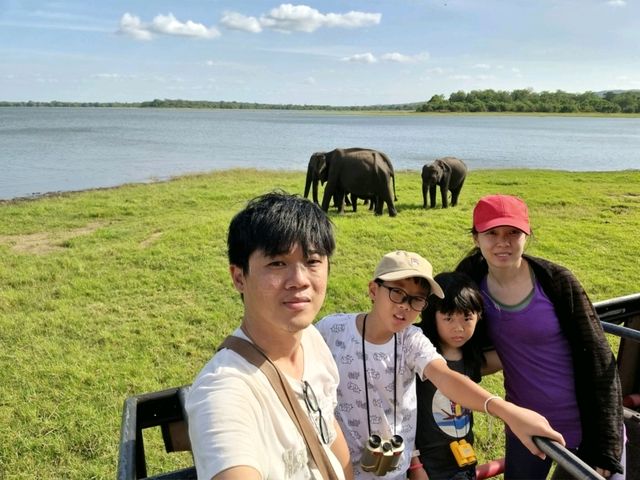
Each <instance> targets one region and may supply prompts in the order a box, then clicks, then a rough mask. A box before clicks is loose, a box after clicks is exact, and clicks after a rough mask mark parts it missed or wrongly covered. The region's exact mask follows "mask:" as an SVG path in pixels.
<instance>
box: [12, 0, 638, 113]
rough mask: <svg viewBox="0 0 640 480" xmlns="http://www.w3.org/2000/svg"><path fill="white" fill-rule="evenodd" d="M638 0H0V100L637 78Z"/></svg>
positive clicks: (400, 97)
mask: <svg viewBox="0 0 640 480" xmlns="http://www.w3.org/2000/svg"><path fill="white" fill-rule="evenodd" d="M639 3H640V0H444V1H442V0H440V1H431V0H424V1H419V0H389V1H386V0H366V1H365V0H355V1H353V0H342V1H325V0H322V1H319V0H301V2H300V3H279V2H278V0H252V1H245V0H0V101H28V100H33V101H53V100H57V101H74V102H139V101H146V100H153V99H156V98H159V99H186V100H209V101H219V100H224V101H238V102H258V103H277V104H307V105H335V106H340V105H385V104H394V103H408V102H423V101H427V100H429V99H430V98H431V97H432V96H433V95H444V96H445V97H447V98H448V96H449V95H450V94H451V93H453V92H456V91H460V90H462V91H465V92H469V91H471V90H484V89H494V90H507V91H511V90H515V89H523V88H528V89H532V90H533V91H536V92H541V91H556V90H563V91H566V92H571V93H580V92H585V91H602V90H617V89H640V7H639Z"/></svg>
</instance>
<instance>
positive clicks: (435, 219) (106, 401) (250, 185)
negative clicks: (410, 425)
mask: <svg viewBox="0 0 640 480" xmlns="http://www.w3.org/2000/svg"><path fill="white" fill-rule="evenodd" d="M303 186H304V173H303V172H259V171H255V170H232V171H224V172H219V173H212V174H207V175H198V176H190V177H182V178H179V179H176V180H173V181H170V182H164V183H152V184H146V185H127V186H123V187H120V188H116V189H105V190H93V191H87V192H79V193H71V194H65V195H59V196H50V197H44V198H40V199H36V200H28V201H17V202H3V203H1V204H0V255H1V258H2V262H1V263H0V339H1V340H0V341H1V347H2V348H1V349H0V385H2V395H0V479H3V480H4V479H17V478H41V479H61V478H65V479H67V478H68V479H88V478H113V476H114V475H115V470H116V465H117V454H118V441H119V430H120V419H121V412H122V403H123V401H124V399H125V398H126V397H127V396H129V395H132V394H138V393H143V392H151V391H156V390H162V389H165V388H169V387H172V386H178V385H183V384H188V383H190V382H191V381H192V379H193V378H194V376H195V375H196V374H197V372H198V371H199V370H200V368H201V367H202V366H203V365H204V363H205V362H206V361H207V360H208V359H209V357H210V356H211V355H212V353H213V352H214V350H215V348H216V345H217V344H218V343H219V342H220V341H221V340H222V338H223V337H224V336H226V335H227V334H228V333H229V332H231V331H232V330H233V329H234V328H235V327H236V326H237V325H238V324H239V320H240V315H241V312H242V307H241V303H240V298H239V296H238V294H237V293H236V292H235V291H234V290H233V289H232V286H231V282H230V280H229V278H228V269H227V260H226V245H225V241H226V229H227V225H228V223H229V220H230V219H231V217H232V216H233V214H234V213H236V212H237V211H238V210H240V209H241V208H242V207H243V206H244V204H245V202H246V201H247V200H248V199H249V198H251V197H253V196H255V195H257V194H260V193H264V192H267V191H270V190H272V189H275V188H279V189H283V190H286V191H288V192H291V193H301V192H302V190H303ZM397 192H398V202H397V208H398V212H399V213H398V216H397V217H395V218H390V217H388V216H387V215H386V209H385V215H384V216H382V217H375V216H374V215H373V214H372V213H371V212H369V211H368V210H367V209H366V208H363V207H362V206H361V207H360V209H359V210H358V212H357V213H352V212H348V213H345V214H343V215H340V216H339V215H336V214H335V213H333V212H332V213H331V218H332V220H333V222H334V224H335V231H336V236H337V250H336V254H335V255H334V257H333V259H332V266H331V276H330V280H329V291H328V295H327V300H326V302H325V305H324V308H323V310H322V311H321V313H320V314H321V315H324V314H327V313H331V312H335V311H358V310H364V309H366V308H367V307H368V300H367V295H366V284H367V281H368V280H369V277H370V276H371V274H372V272H373V269H374V267H375V264H376V263H377V261H378V260H379V258H380V257H381V255H383V254H384V253H386V252H387V251H390V250H393V249H397V248H401V249H407V250H413V251H417V252H420V253H421V254H422V255H424V256H425V257H426V258H428V259H429V260H431V262H432V263H433V266H434V269H435V271H436V272H439V271H443V270H450V269H453V268H454V267H455V265H456V264H457V262H458V261H459V260H460V259H461V258H462V257H463V256H464V255H465V253H466V252H467V251H468V250H469V249H470V248H471V247H472V241H471V237H470V235H469V228H470V226H471V212H472V209H473V205H474V203H475V201H476V200H477V199H478V198H479V197H480V196H482V195H485V194H489V193H508V194H516V195H519V196H521V197H523V198H524V199H525V200H526V201H527V203H528V204H529V207H530V209H531V222H532V226H533V229H534V238H533V239H532V240H531V241H530V244H529V246H528V252H529V253H531V254H534V255H540V256H544V257H547V258H549V259H551V260H553V261H556V262H558V263H561V264H564V265H565V266H567V267H569V268H571V269H572V270H573V271H574V272H575V273H576V274H577V276H578V277H579V278H580V279H581V281H582V282H583V284H584V286H585V288H586V290H587V292H589V294H590V296H591V298H592V300H593V301H598V300H604V299H607V298H612V297H617V296H621V295H627V294H630V293H635V292H640V262H639V261H638V252H640V235H639V233H638V232H640V171H624V172H610V173H570V172H561V171H542V170H500V171H497V170H482V171H472V172H470V174H469V177H468V179H467V184H466V185H465V187H464V189H463V191H462V194H461V198H460V204H459V205H458V206H457V207H455V208H449V209H446V210H443V209H440V208H438V209H434V210H423V209H422V208H421V207H422V197H421V193H420V174H419V172H417V171H406V172H398V174H397ZM438 203H439V201H438ZM614 348H615V342H614ZM483 385H485V386H486V387H487V388H489V389H491V390H493V391H496V392H500V391H501V381H500V378H499V377H490V378H487V379H485V380H484V381H483ZM476 417H477V418H478V420H477V422H478V429H477V431H478V436H479V437H480V438H479V444H478V445H480V447H481V450H482V453H483V457H482V458H487V457H494V456H499V455H500V454H501V441H500V435H498V433H499V432H500V431H501V425H500V424H499V423H498V422H495V421H494V424H493V431H492V433H489V432H488V431H487V426H486V424H485V423H484V419H483V418H482V417H484V415H477V416H476ZM159 442H160V440H159V434H157V432H150V434H149V440H148V443H149V445H150V448H152V449H154V450H155V447H158V448H157V449H158V450H159ZM150 461H151V463H150V467H149V470H150V471H149V473H150V474H153V473H158V472H160V471H165V470H173V469H175V468H177V467H178V466H180V465H184V464H185V463H188V461H189V457H188V455H184V454H179V455H175V456H174V455H172V456H170V457H169V458H168V456H166V455H163V454H161V453H160V452H159V451H158V452H157V453H156V452H155V451H154V452H151V455H150Z"/></svg>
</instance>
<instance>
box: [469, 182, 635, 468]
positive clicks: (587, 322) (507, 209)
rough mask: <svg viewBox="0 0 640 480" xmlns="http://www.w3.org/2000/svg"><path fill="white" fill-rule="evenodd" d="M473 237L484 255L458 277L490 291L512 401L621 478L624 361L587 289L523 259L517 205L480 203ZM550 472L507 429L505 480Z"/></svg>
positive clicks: (524, 228)
mask: <svg viewBox="0 0 640 480" xmlns="http://www.w3.org/2000/svg"><path fill="white" fill-rule="evenodd" d="M472 234H473V240H474V243H475V246H476V248H475V249H474V250H473V251H472V252H471V253H470V254H469V255H468V256H467V257H466V258H465V259H464V260H462V262H460V264H459V265H458V267H457V270H458V271H462V272H465V273H467V274H469V275H470V276H471V277H472V278H473V279H474V280H475V281H476V282H477V283H478V285H479V286H480V289H481V291H482V294H483V297H484V301H485V312H484V316H485V319H486V325H487V330H488V336H489V342H490V348H493V349H495V351H496V352H497V354H498V357H499V359H500V362H501V364H502V368H503V372H504V385H505V391H506V395H507V400H510V401H512V402H513V403H515V404H517V405H520V406H521V407H526V408H529V409H531V410H534V411H537V412H538V413H540V414H541V415H543V416H544V417H546V418H547V419H548V420H549V422H550V423H551V425H552V426H553V427H554V428H555V429H556V430H558V431H559V432H561V433H562V435H563V436H564V438H565V441H566V442H567V448H570V449H573V451H574V452H575V453H576V454H577V455H578V456H579V457H580V458H582V459H583V460H584V461H585V462H586V463H588V464H589V465H591V466H592V467H593V468H595V469H596V471H598V472H599V473H600V474H602V475H603V476H605V477H609V476H611V475H612V474H614V473H622V472H623V470H624V467H623V464H622V463H623V462H624V460H623V452H624V445H623V437H624V433H623V412H622V397H621V388H620V381H619V378H618V373H617V368H616V361H615V358H614V356H613V352H612V351H611V348H610V346H609V344H608V342H607V340H606V338H605V336H604V333H603V330H602V326H601V325H600V322H599V320H598V316H597V315H596V313H595V310H594V308H593V305H592V304H591V301H590V300H589V298H588V297H587V294H586V293H585V291H584V289H583V287H582V286H581V285H580V283H579V282H578V280H577V279H576V277H575V276H574V275H573V273H571V272H570V271H569V270H568V269H566V268H565V267H562V266H560V265H557V264H555V263H552V262H550V261H548V260H545V259H542V258H537V257H532V256H530V255H527V254H525V253H524V249H525V245H526V242H527V239H528V237H529V235H531V227H530V225H529V214H528V209H527V205H526V204H525V203H524V202H523V201H522V200H521V199H520V198H518V197H513V196H509V195H489V196H486V197H484V198H481V199H480V201H478V203H477V204H476V206H475V208H474V211H473V229H472ZM621 461H622V463H621ZM550 468H551V460H550V459H549V458H547V459H546V460H540V459H539V458H538V457H535V456H533V455H531V454H530V453H529V451H528V450H527V449H526V448H524V447H523V446H522V444H521V443H520V441H519V440H518V439H517V438H516V437H515V436H514V435H513V434H512V433H511V432H510V431H509V430H508V429H507V432H506V462H505V475H504V477H505V479H507V480H510V479H524V478H526V479H544V478H546V477H547V474H548V472H549V469H550ZM563 474H564V475H565V476H566V472H564V473H563V472H560V468H558V469H556V475H557V477H560V476H562V475H563ZM616 478H624V477H622V476H617V475H616Z"/></svg>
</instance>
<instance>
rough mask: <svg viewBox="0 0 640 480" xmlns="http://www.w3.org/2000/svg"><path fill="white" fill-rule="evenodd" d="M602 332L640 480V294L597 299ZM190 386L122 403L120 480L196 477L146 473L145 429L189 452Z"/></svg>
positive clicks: (580, 474) (483, 473) (185, 471)
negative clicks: (612, 342) (611, 349)
mask: <svg viewBox="0 0 640 480" xmlns="http://www.w3.org/2000/svg"><path fill="white" fill-rule="evenodd" d="M594 305H595V308H596V311H597V313H598V316H599V317H600V320H601V321H602V327H603V329H604V331H605V332H607V333H609V334H611V335H616V336H618V337H620V347H619V349H618V355H617V362H618V370H619V372H620V381H621V383H622V393H623V396H624V404H625V412H624V413H625V426H626V431H627V438H628V443H627V458H626V478H627V480H640V413H638V411H637V410H638V408H639V407H640V293H636V294H633V295H627V296H624V297H618V298H614V299H611V300H605V301H602V302H598V303H595V304H594ZM188 388H189V387H188V386H183V387H177V388H170V389H167V390H163V391H159V392H153V393H145V394H141V395H135V396H132V397H129V398H127V399H126V400H125V402H124V408H123V413H122V426H121V431H120V452H119V459H118V474H117V475H118V476H117V478H118V480H134V479H141V478H149V479H153V480H174V479H185V480H190V479H196V478H197V477H196V471H195V468H194V467H193V466H188V467H186V468H180V469H177V470H174V471H171V472H166V473H159V474H155V475H153V476H150V477H149V476H147V467H148V466H147V456H146V453H145V443H144V431H145V430H148V429H152V428H159V429H160V432H161V433H162V442H163V443H164V450H165V451H166V452H167V453H170V452H180V451H190V450H191V444H190V442H189V435H188V427H187V418H186V415H185V413H184V397H185V394H186V392H187V391H188ZM534 441H535V442H536V445H537V446H538V448H540V449H541V450H542V451H543V452H545V453H546V454H547V455H548V456H549V457H550V458H552V459H553V460H554V462H556V464H558V465H559V466H562V467H563V468H564V469H565V470H566V471H567V472H569V473H570V474H571V475H573V476H574V478H578V479H593V480H601V479H602V478H603V477H601V476H600V475H598V474H597V473H596V472H595V471H594V470H593V469H591V468H590V467H589V466H588V465H586V464H585V463H584V462H583V461H582V460H580V459H579V458H578V457H576V456H575V455H573V454H572V453H571V452H570V451H569V450H567V449H566V448H564V447H562V446H561V445H560V444H559V443H557V442H553V441H551V440H549V439H546V438H541V437H535V438H534ZM476 472H477V478H478V480H482V479H484V478H489V477H493V476H496V475H499V474H501V473H503V472H504V459H498V460H493V461H491V462H488V463H486V464H483V465H479V466H478V467H477V469H476Z"/></svg>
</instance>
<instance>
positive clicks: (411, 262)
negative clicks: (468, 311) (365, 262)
mask: <svg viewBox="0 0 640 480" xmlns="http://www.w3.org/2000/svg"><path fill="white" fill-rule="evenodd" d="M373 275H374V278H379V279H380V280H390V281H392V280H404V279H405V278H411V277H421V278H424V279H425V280H426V281H427V282H429V285H430V286H431V293H433V294H434V295H436V296H438V297H440V298H444V292H443V291H442V288H440V285H438V282H436V281H435V280H434V279H433V267H432V266H431V264H430V263H429V262H428V261H427V260H426V259H424V258H423V257H421V256H420V255H418V254H417V253H413V252H405V251H404V250H396V251H395V252H390V253H387V254H386V255H385V256H384V257H382V260H380V263H379V264H378V266H377V267H376V271H375V272H374V274H373Z"/></svg>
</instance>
